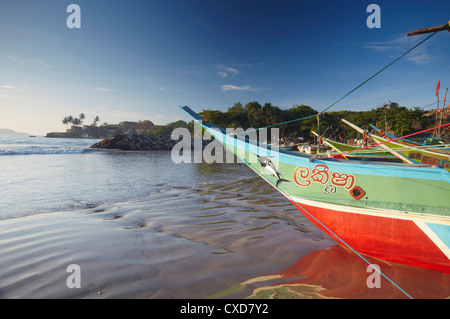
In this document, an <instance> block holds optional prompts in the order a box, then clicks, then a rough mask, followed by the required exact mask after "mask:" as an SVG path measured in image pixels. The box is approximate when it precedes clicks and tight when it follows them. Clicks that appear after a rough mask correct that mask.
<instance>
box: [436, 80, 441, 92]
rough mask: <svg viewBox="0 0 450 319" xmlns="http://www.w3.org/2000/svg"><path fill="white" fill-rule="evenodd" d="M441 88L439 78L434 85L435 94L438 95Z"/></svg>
mask: <svg viewBox="0 0 450 319" xmlns="http://www.w3.org/2000/svg"><path fill="white" fill-rule="evenodd" d="M440 88H441V80H439V81H438V84H437V86H436V96H438V95H439V89H440Z"/></svg>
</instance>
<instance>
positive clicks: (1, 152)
mask: <svg viewBox="0 0 450 319" xmlns="http://www.w3.org/2000/svg"><path fill="white" fill-rule="evenodd" d="M92 151H94V150H91V149H87V148H71V147H27V148H14V149H0V156H8V155H39V154H41V155H49V154H82V153H88V152H92Z"/></svg>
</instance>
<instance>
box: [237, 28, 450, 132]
mask: <svg viewBox="0 0 450 319" xmlns="http://www.w3.org/2000/svg"><path fill="white" fill-rule="evenodd" d="M449 24H450V22H448V23H447V24H445V25H444V26H443V27H442V28H440V29H439V30H437V31H435V32H434V33H432V34H431V35H429V36H428V37H426V38H425V39H423V40H422V41H420V42H419V43H417V44H416V45H415V46H413V47H412V48H411V49H409V50H408V51H406V52H405V53H403V54H402V55H400V56H399V57H398V58H397V59H395V60H394V61H392V62H391V63H389V64H388V65H386V66H385V67H384V68H382V69H381V70H379V71H378V72H376V73H375V74H374V75H372V76H371V77H369V78H368V79H367V80H365V81H364V82H362V83H361V84H359V85H358V86H356V87H355V88H354V89H352V90H351V91H349V92H348V93H347V94H345V95H344V96H343V97H341V98H340V99H338V100H337V101H336V102H334V103H332V104H331V105H330V106H328V107H327V108H325V109H324V110H323V111H322V112H318V113H317V114H314V115H309V116H305V117H301V118H298V119H294V120H290V121H284V122H280V123H275V124H271V125H267V126H263V127H260V128H256V129H253V130H249V131H246V132H245V133H248V132H253V131H259V130H262V129H265V128H269V127H272V126H277V125H282V124H288V123H292V122H297V121H302V120H306V119H310V118H313V117H316V116H320V115H322V114H323V113H325V112H327V111H328V110H329V109H330V108H332V107H333V106H334V105H336V104H337V103H339V102H340V101H342V100H343V99H344V98H346V97H347V96H349V95H350V94H352V93H353V92H355V91H356V90H357V89H359V88H360V87H361V86H363V85H364V84H366V83H367V82H369V81H370V80H372V79H373V78H374V77H376V76H377V75H378V74H380V73H381V72H383V71H384V70H386V69H387V68H388V67H390V66H391V65H393V64H394V63H395V62H397V61H398V60H400V59H401V58H403V57H404V56H405V55H407V54H408V53H410V52H411V51H412V50H414V49H415V48H417V47H418V46H419V45H421V44H422V43H424V42H425V41H427V40H428V39H430V38H431V37H432V36H434V35H435V34H436V33H438V32H439V31H442V30H444V29H446V28H447V27H448V25H449Z"/></svg>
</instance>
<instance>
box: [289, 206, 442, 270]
mask: <svg viewBox="0 0 450 319" xmlns="http://www.w3.org/2000/svg"><path fill="white" fill-rule="evenodd" d="M292 203H293V204H294V205H295V206H296V207H297V208H298V209H299V211H300V212H302V213H303V214H304V215H305V216H306V217H307V218H308V219H309V220H310V221H312V222H313V223H314V224H315V225H316V226H317V227H319V228H320V229H321V230H322V231H324V232H325V233H327V234H328V235H329V236H331V237H332V238H333V239H334V240H336V241H337V242H339V243H342V242H341V240H342V241H344V242H345V243H346V244H347V245H349V246H350V247H352V248H353V249H354V250H356V251H357V252H358V253H362V254H366V255H369V256H372V257H375V258H379V259H382V260H385V261H392V262H397V263H401V264H408V265H413V266H418V267H422V268H427V269H432V270H436V271H439V272H444V273H450V261H449V259H448V258H447V256H446V255H445V254H444V253H443V252H442V251H441V250H440V249H439V248H438V247H437V246H436V244H434V242H433V241H432V240H431V239H430V238H429V237H428V236H427V235H426V234H425V233H424V232H423V231H422V230H421V229H420V228H419V227H418V226H417V225H416V224H415V223H414V222H413V221H411V220H403V219H395V218H388V217H379V216H371V215H364V214H357V213H350V212H342V211H336V210H333V209H328V208H320V207H315V206H310V205H305V204H301V203H296V202H294V201H292ZM299 206H300V207H299ZM302 207H303V209H304V210H306V211H307V212H308V213H309V214H311V215H312V216H314V218H316V219H317V220H318V221H320V223H322V224H323V225H324V226H326V227H327V228H328V230H327V229H326V228H325V227H323V225H321V224H320V223H319V222H317V220H315V219H314V218H313V217H311V216H309V215H308V214H307V213H305V212H304V211H303V210H302ZM330 231H331V232H333V233H334V234H336V236H338V237H339V238H340V239H341V240H339V238H336V236H334V235H333V234H332V233H331V232H330ZM344 246H345V245H344Z"/></svg>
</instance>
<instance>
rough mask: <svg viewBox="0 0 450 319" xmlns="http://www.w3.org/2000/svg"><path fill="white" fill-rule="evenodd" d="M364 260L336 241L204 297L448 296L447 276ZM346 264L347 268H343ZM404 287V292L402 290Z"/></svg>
mask: <svg viewBox="0 0 450 319" xmlns="http://www.w3.org/2000/svg"><path fill="white" fill-rule="evenodd" d="M365 258H367V259H366V260H367V261H369V262H370V263H372V264H373V265H378V266H379V269H380V272H381V273H383V274H384V275H385V276H386V277H388V278H389V279H390V280H391V281H392V282H390V281H389V280H388V279H386V278H385V277H383V276H382V275H380V273H379V272H377V271H376V270H374V269H373V268H372V266H370V265H369V264H368V263H367V262H366V261H364V260H363V259H362V258H361V257H359V256H357V255H356V254H354V253H352V252H350V251H347V250H346V249H344V248H343V247H342V246H340V245H335V246H331V247H330V248H329V249H322V250H317V251H314V252H312V253H310V254H308V255H306V256H304V257H302V258H300V259H299V260H298V261H297V262H295V263H294V264H293V265H291V266H290V267H289V268H287V269H285V270H283V271H280V272H278V273H274V274H269V275H265V276H260V277H255V278H251V279H248V280H247V281H245V282H242V283H239V284H236V285H234V286H231V287H229V288H227V289H225V290H222V291H220V292H217V293H215V294H213V295H211V296H209V298H242V297H245V298H257V299H267V298H270V299H321V298H324V299H328V298H358V299H365V298H370V299H397V298H398V299H402V298H406V299H408V298H414V299H425V298H426V299H429V298H433V299H443V298H449V297H450V285H449V284H448V283H449V282H450V275H449V274H445V273H441V272H437V271H432V270H427V269H424V268H420V267H414V266H408V265H402V264H397V263H387V262H384V261H382V260H377V259H373V258H369V257H365ZM349 266H350V267H349ZM405 292H406V293H405ZM408 295H409V296H408Z"/></svg>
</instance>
